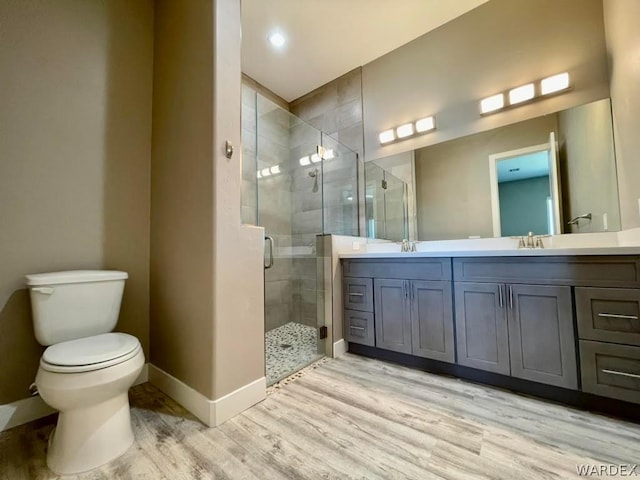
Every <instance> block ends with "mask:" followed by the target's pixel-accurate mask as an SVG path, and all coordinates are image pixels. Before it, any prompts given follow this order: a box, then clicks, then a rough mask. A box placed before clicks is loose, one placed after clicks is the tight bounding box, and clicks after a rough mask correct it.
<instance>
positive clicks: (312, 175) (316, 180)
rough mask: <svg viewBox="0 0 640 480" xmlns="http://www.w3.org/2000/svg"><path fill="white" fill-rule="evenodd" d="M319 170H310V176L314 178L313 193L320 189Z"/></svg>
mask: <svg viewBox="0 0 640 480" xmlns="http://www.w3.org/2000/svg"><path fill="white" fill-rule="evenodd" d="M319 171H320V170H318V169H317V168H314V169H313V170H311V171H310V172H309V176H310V177H311V178H313V188H312V189H311V191H312V192H313V193H315V192H317V191H318V172H319Z"/></svg>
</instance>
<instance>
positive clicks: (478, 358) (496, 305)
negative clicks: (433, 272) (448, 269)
mask: <svg viewBox="0 0 640 480" xmlns="http://www.w3.org/2000/svg"><path fill="white" fill-rule="evenodd" d="M455 301H456V315H455V321H456V335H457V346H458V363H459V364H460V365H464V366H467V367H473V368H479V369H481V370H487V371H489V372H495V373H502V374H504V375H509V373H510V369H509V334H508V330H507V315H506V310H505V308H504V295H503V285H502V284H496V283H468V282H456V283H455Z"/></svg>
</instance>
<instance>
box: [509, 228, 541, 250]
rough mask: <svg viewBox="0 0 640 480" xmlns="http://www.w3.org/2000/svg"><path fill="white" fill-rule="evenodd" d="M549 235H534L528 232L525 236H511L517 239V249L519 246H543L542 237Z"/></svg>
mask: <svg viewBox="0 0 640 480" xmlns="http://www.w3.org/2000/svg"><path fill="white" fill-rule="evenodd" d="M549 236H550V235H534V234H533V232H529V234H528V235H527V236H526V237H511V238H517V239H518V249H521V248H544V242H543V241H542V239H543V238H544V237H549Z"/></svg>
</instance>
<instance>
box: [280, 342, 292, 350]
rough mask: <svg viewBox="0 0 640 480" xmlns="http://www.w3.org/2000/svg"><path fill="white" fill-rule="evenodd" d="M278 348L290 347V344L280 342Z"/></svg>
mask: <svg viewBox="0 0 640 480" xmlns="http://www.w3.org/2000/svg"><path fill="white" fill-rule="evenodd" d="M280 348H282V349H287V348H291V345H289V344H288V343H281V344H280Z"/></svg>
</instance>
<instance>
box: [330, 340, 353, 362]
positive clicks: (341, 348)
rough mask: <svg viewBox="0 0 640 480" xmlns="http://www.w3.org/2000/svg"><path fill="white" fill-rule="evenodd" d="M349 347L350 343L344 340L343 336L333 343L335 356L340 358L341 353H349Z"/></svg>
mask: <svg viewBox="0 0 640 480" xmlns="http://www.w3.org/2000/svg"><path fill="white" fill-rule="evenodd" d="M348 348H349V344H348V343H347V342H346V341H345V340H344V338H341V339H340V340H338V341H337V342H335V343H334V344H333V358H338V357H339V356H340V355H344V354H345V353H347V350H348Z"/></svg>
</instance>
